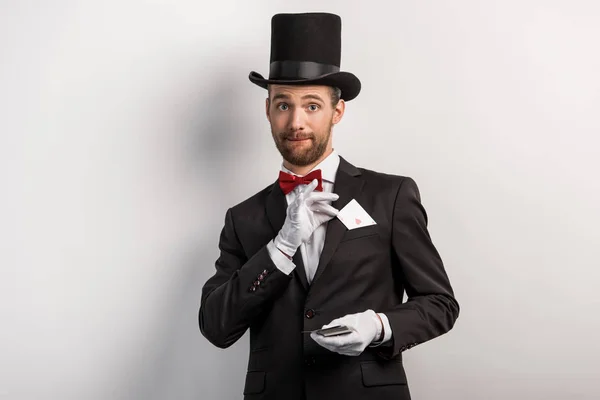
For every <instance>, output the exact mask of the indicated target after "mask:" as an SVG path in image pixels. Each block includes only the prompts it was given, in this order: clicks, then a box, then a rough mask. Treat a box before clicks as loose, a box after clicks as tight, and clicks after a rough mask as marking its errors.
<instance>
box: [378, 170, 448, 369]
mask: <svg viewBox="0 0 600 400" xmlns="http://www.w3.org/2000/svg"><path fill="white" fill-rule="evenodd" d="M392 247H393V252H394V254H395V256H396V257H397V260H398V265H399V267H398V270H397V271H394V272H395V279H396V281H397V282H398V283H402V284H403V286H404V289H405V290H406V294H407V301H406V302H405V303H403V304H400V305H398V306H396V307H394V308H393V309H391V310H384V312H385V315H386V316H387V317H388V319H389V322H390V325H391V329H392V342H393V343H392V345H391V346H389V347H387V348H386V347H381V348H380V350H381V352H380V355H382V356H383V357H385V358H391V357H395V356H396V355H398V354H399V353H400V352H402V351H404V350H407V349H409V348H411V347H413V346H416V345H417V344H420V343H423V342H426V341H428V340H430V339H433V338H435V337H437V336H440V335H442V334H444V333H446V332H448V331H449V330H450V329H452V327H453V326H454V323H455V321H456V319H457V318H458V314H459V305H458V302H457V301H456V299H455V297H454V293H453V289H452V286H451V285H450V281H449V279H448V276H447V274H446V271H445V269H444V265H443V263H442V260H441V258H440V255H439V254H438V251H437V250H436V248H435V247H434V245H433V243H432V240H431V237H430V235H429V232H428V230H427V214H426V212H425V209H424V208H423V206H422V205H421V197H420V194H419V189H418V187H417V184H416V183H415V181H414V180H413V179H411V178H408V177H405V178H403V180H402V182H401V183H400V186H399V189H398V193H397V196H396V200H395V204H394V215H393V227H392Z"/></svg>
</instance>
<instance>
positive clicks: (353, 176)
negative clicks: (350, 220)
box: [312, 157, 364, 285]
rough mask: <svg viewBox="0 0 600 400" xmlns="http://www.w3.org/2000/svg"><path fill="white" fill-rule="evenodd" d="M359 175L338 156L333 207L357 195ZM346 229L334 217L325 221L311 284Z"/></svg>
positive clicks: (361, 181) (361, 184)
mask: <svg viewBox="0 0 600 400" xmlns="http://www.w3.org/2000/svg"><path fill="white" fill-rule="evenodd" d="M359 175H360V171H359V170H358V169H357V168H356V167H355V166H353V165H352V164H350V163H349V162H348V161H346V160H344V159H343V158H342V157H340V166H339V167H338V171H337V174H336V175H335V183H334V185H333V192H334V193H337V194H338V195H339V198H338V199H337V201H334V202H333V203H332V204H331V205H332V206H333V207H334V208H337V209H338V210H341V209H342V208H344V206H345V205H346V204H348V203H349V202H350V200H352V199H354V198H356V197H358V195H359V193H360V192H361V190H362V187H363V184H364V181H363V180H362V179H359V178H358V176H359ZM346 229H347V228H346V226H345V225H344V224H343V223H342V221H340V220H339V219H337V218H334V219H332V220H331V221H329V222H328V223H327V233H326V234H325V245H324V246H323V251H322V252H321V257H320V258H319V265H318V267H317V271H316V272H315V277H314V279H313V282H312V285H314V283H315V281H316V280H317V279H319V277H320V276H321V275H322V274H323V270H325V268H326V267H327V264H329V261H331V258H332V257H333V254H334V253H335V250H336V249H337V247H338V245H339V244H340V241H341V240H342V237H343V236H344V232H346Z"/></svg>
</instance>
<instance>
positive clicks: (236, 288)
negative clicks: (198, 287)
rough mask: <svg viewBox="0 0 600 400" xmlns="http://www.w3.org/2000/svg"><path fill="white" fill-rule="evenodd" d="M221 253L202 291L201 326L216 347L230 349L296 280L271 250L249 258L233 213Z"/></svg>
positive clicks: (227, 221) (224, 232) (228, 217)
mask: <svg viewBox="0 0 600 400" xmlns="http://www.w3.org/2000/svg"><path fill="white" fill-rule="evenodd" d="M219 250H220V255H219V258H218V259H217V261H216V263H215V268H216V272H215V274H214V275H213V276H212V277H211V278H210V279H208V281H207V282H206V283H205V284H204V287H203V288H202V299H201V304H200V312H199V315H198V322H199V325H200V331H201V332H202V334H203V335H204V336H205V337H206V338H207V339H208V340H209V341H210V342H211V343H212V344H214V345H215V346H217V347H220V348H226V347H229V346H231V345H232V344H234V343H235V342H236V341H237V340H238V339H239V338H240V337H242V336H243V334H244V332H246V330H247V329H248V328H249V326H250V325H251V324H252V322H253V321H254V320H255V319H256V318H257V317H258V316H259V315H260V314H261V313H262V312H263V311H264V310H266V309H268V308H269V305H270V304H271V303H272V302H273V301H274V300H275V299H276V298H278V297H279V296H280V295H281V294H282V293H283V292H284V291H285V289H286V288H287V286H288V284H289V282H290V280H291V279H292V278H291V275H288V274H284V273H283V272H281V271H280V270H279V269H277V267H276V266H275V264H274V263H273V261H272V259H271V257H270V256H269V252H268V250H267V246H263V248H261V249H260V250H259V251H258V252H256V254H254V255H252V256H251V257H250V259H248V258H247V256H246V253H245V252H244V249H243V247H242V245H241V243H240V241H239V239H238V236H237V234H236V231H235V226H234V218H233V216H232V210H231V209H229V210H227V213H226V216H225V225H224V227H223V229H222V231H221V235H220V238H219Z"/></svg>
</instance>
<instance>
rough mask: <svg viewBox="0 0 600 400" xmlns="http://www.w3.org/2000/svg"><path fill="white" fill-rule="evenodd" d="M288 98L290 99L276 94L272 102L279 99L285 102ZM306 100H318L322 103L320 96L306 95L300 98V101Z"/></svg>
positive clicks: (285, 95)
mask: <svg viewBox="0 0 600 400" xmlns="http://www.w3.org/2000/svg"><path fill="white" fill-rule="evenodd" d="M289 98H290V96H288V95H287V94H285V93H277V94H276V95H274V96H273V101H275V100H279V99H283V100H287V99H289ZM307 99H313V100H318V101H321V102H322V101H323V99H322V98H321V96H319V95H316V94H307V95H304V96H302V100H307Z"/></svg>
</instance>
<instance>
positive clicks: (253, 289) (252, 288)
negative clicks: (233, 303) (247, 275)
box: [248, 286, 256, 292]
mask: <svg viewBox="0 0 600 400" xmlns="http://www.w3.org/2000/svg"><path fill="white" fill-rule="evenodd" d="M248 290H250V291H251V292H256V286H250V289H248Z"/></svg>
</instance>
